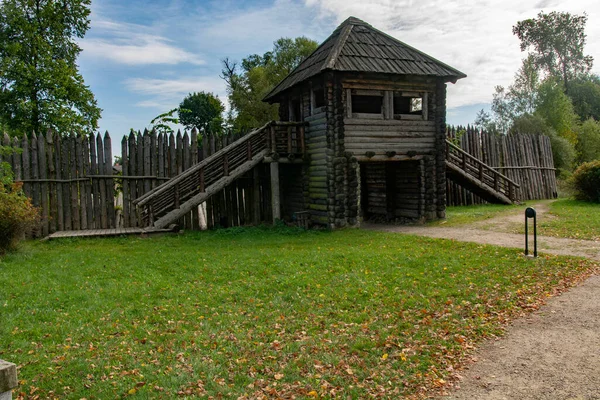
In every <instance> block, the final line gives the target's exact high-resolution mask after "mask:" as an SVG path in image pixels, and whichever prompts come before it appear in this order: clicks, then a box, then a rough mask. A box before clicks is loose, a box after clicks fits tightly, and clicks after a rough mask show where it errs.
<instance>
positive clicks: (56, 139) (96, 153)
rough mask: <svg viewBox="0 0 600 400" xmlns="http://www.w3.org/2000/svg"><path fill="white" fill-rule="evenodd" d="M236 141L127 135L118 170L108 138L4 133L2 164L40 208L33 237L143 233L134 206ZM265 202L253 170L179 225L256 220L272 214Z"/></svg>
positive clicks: (261, 180) (262, 177) (263, 182)
mask: <svg viewBox="0 0 600 400" xmlns="http://www.w3.org/2000/svg"><path fill="white" fill-rule="evenodd" d="M241 137H242V135H233V134H225V135H222V136H219V137H216V136H208V137H203V138H198V134H197V133H196V131H195V130H194V131H192V132H191V133H190V134H188V133H187V132H186V133H184V134H183V135H182V134H181V132H178V133H177V134H170V135H167V134H157V133H156V132H148V131H146V132H144V133H143V134H142V133H141V132H137V133H136V132H132V133H130V134H129V135H126V136H125V137H123V139H122V141H121V154H120V156H121V160H122V161H121V165H120V168H119V166H114V165H113V154H112V143H111V137H110V135H109V134H108V132H107V133H105V134H104V135H101V134H92V135H90V136H85V137H80V136H73V135H71V136H61V135H57V134H53V133H51V132H48V133H47V134H45V135H44V134H40V135H36V134H33V135H31V136H30V137H27V136H25V137H23V138H10V137H9V136H8V135H6V134H5V135H4V136H3V138H2V143H3V145H5V146H9V147H13V148H16V149H17V152H15V153H14V154H13V155H11V156H8V157H5V160H2V161H7V162H8V163H9V164H10V165H11V166H12V168H13V171H14V174H15V180H16V181H17V182H22V183H23V189H24V191H25V194H26V195H27V196H28V197H30V198H31V199H32V202H33V204H34V205H35V206H36V207H39V208H40V215H41V222H40V226H39V228H38V229H36V230H35V232H33V235H34V236H46V235H48V234H50V233H53V232H56V231H63V230H89V229H106V228H115V227H138V226H141V227H143V224H141V223H140V221H138V217H137V213H136V209H135V206H134V204H133V201H134V200H135V199H136V198H138V197H141V196H142V195H144V194H145V193H147V192H149V191H151V190H152V189H154V188H155V187H157V186H158V185H159V184H160V183H162V182H164V181H166V180H169V179H171V178H172V177H174V176H176V175H178V174H179V173H181V172H182V171H184V170H186V169H188V168H190V167H191V166H193V165H194V164H196V163H198V162H200V161H202V160H203V159H204V158H206V157H208V156H209V155H211V154H213V153H215V152H217V151H219V150H220V149H221V148H223V147H225V146H227V145H228V144H230V143H232V142H234V141H235V140H237V139H239V138H241ZM119 169H120V170H121V171H118V170H119ZM263 170H264V171H263ZM255 191H258V192H259V193H260V196H261V198H264V199H265V201H264V202H263V203H264V206H263V207H260V208H259V209H256V208H255V207H251V206H250V204H246V202H245V201H243V199H245V198H248V197H247V196H246V195H245V193H244V192H252V195H254V192H255ZM269 197H270V192H269V187H268V170H267V168H266V167H265V168H258V169H257V171H256V172H251V173H250V174H248V176H247V177H246V176H245V177H242V178H240V179H238V180H237V181H235V182H234V183H232V184H231V185H229V186H228V187H227V188H226V189H224V190H222V191H221V192H219V193H217V194H216V195H215V196H213V197H212V198H211V199H209V201H207V202H206V207H204V208H202V209H193V210H192V211H191V212H190V213H189V214H188V215H185V216H184V217H183V218H182V219H181V221H180V222H179V224H180V225H181V226H182V227H184V228H186V229H198V228H199V227H200V220H201V218H200V213H202V214H203V218H202V219H203V220H204V221H205V223H206V224H207V226H208V227H209V228H210V227H212V226H215V225H222V226H238V225H243V224H245V223H249V222H250V221H262V220H265V219H268V218H269V215H270V212H269V209H268V206H269V204H268V200H266V199H268V198H269ZM116 199H119V201H116ZM115 203H117V204H119V205H118V206H115ZM225 210H228V211H229V212H226V211H225ZM232 210H233V211H232Z"/></svg>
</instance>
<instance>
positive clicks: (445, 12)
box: [305, 0, 600, 108]
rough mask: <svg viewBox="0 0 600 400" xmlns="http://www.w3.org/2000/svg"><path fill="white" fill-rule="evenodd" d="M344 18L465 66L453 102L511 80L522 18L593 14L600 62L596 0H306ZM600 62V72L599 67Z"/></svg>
mask: <svg viewBox="0 0 600 400" xmlns="http://www.w3.org/2000/svg"><path fill="white" fill-rule="evenodd" d="M305 4H306V5H307V6H309V7H315V8H317V9H318V10H319V13H320V14H321V15H322V16H332V17H333V18H334V19H335V20H336V22H338V23H340V22H342V21H343V20H344V19H346V18H347V17H349V16H351V15H353V16H355V17H358V18H361V19H363V20H365V21H366V22H368V23H370V24H371V25H373V26H374V27H376V28H378V29H380V30H382V31H384V32H386V33H388V34H390V35H392V36H394V37H396V38H398V39H399V40H402V41H403V42H406V43H407V44H409V45H411V46H413V47H416V48H418V49H419V50H422V51H424V52H425V53H427V54H429V55H431V56H433V57H435V58H437V59H439V60H441V61H443V62H445V63H447V64H449V65H451V66H453V67H455V68H457V69H459V70H461V71H462V72H464V73H466V74H467V78H466V79H462V80H460V81H458V82H457V84H456V85H449V86H448V107H450V108H452V107H460V106H465V105H470V104H477V103H487V102H490V101H491V97H492V93H493V91H494V86H496V85H504V86H506V85H509V84H510V83H512V81H513V77H514V74H515V72H516V71H517V69H518V68H519V66H520V63H521V58H522V57H524V54H523V53H521V51H520V49H519V40H518V39H517V37H516V36H514V35H513V34H512V26H513V25H514V24H516V22H517V21H519V20H522V19H525V18H532V17H535V16H536V15H537V13H538V12H540V11H541V10H542V8H543V11H545V12H550V11H553V10H557V11H569V12H572V13H577V14H581V13H583V12H584V11H586V12H587V13H588V17H589V18H588V24H587V26H586V33H587V35H588V43H587V47H586V53H587V54H590V55H592V56H594V58H595V59H596V60H597V65H599V64H600V42H599V41H597V40H594V39H595V38H597V37H600V3H598V2H597V1H596V0H572V1H569V2H557V1H555V0H541V1H540V0H536V1H527V0H505V1H492V0H487V1H485V0H482V1H477V2H475V1H474V2H467V1H464V0H420V1H417V0H305ZM598 70H599V69H598V67H596V71H598Z"/></svg>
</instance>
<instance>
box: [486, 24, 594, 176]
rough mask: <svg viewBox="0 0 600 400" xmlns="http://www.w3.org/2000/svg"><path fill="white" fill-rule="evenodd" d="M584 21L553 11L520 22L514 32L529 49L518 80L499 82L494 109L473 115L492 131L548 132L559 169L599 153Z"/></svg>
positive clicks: (592, 80)
mask: <svg viewBox="0 0 600 400" xmlns="http://www.w3.org/2000/svg"><path fill="white" fill-rule="evenodd" d="M586 21H587V16H586V15H585V14H584V15H582V16H578V15H571V14H569V13H558V12H552V13H550V14H544V13H540V14H538V18H535V19H528V20H524V21H520V22H518V23H517V25H515V26H514V27H513V33H514V34H515V35H517V36H518V37H519V39H520V40H521V50H523V51H525V50H528V51H529V52H528V55H527V57H526V58H525V59H524V60H523V63H522V66H521V68H520V69H519V71H518V72H517V73H516V75H515V79H514V82H513V83H512V84H511V85H510V86H508V88H504V87H502V86H497V87H496V89H495V93H494V95H493V100H492V107H491V108H492V115H490V114H488V113H486V112H484V111H483V110H481V112H480V113H479V114H478V115H477V118H476V121H475V124H476V125H477V126H479V127H482V128H484V129H486V130H489V131H492V132H497V133H502V134H506V133H508V134H510V133H515V132H519V133H537V134H545V135H547V136H549V137H550V140H551V142H552V152H553V155H554V162H555V166H556V168H558V169H559V170H561V171H570V170H571V169H572V167H573V166H574V165H576V164H580V163H582V162H586V161H590V160H593V159H595V158H597V157H600V124H599V123H598V122H597V121H598V120H599V119H600V78H598V76H596V75H593V74H590V73H589V71H590V69H591V67H592V62H593V59H592V57H589V56H585V55H584V53H583V47H584V45H585V24H586Z"/></svg>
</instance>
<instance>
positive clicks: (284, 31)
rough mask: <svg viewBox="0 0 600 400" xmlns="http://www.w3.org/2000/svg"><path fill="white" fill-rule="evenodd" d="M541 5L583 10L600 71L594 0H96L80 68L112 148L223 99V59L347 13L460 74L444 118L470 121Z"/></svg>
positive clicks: (505, 77) (500, 79) (512, 63)
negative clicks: (519, 30) (159, 119)
mask: <svg viewBox="0 0 600 400" xmlns="http://www.w3.org/2000/svg"><path fill="white" fill-rule="evenodd" d="M541 10H544V11H546V12H549V11H554V10H558V11H569V12H572V13H578V14H580V13H582V12H584V11H585V12H587V14H588V24H587V29H586V32H587V35H588V41H587V46H586V53H587V54H589V55H592V56H593V57H594V59H595V60H596V66H595V67H594V71H595V72H596V73H598V72H600V68H599V67H600V39H598V38H600V2H598V1H597V0H573V1H564V0H563V1H553V0H534V1H527V0H504V1H486V0H479V1H467V0H303V1H293V0H253V1H230V0H221V1H205V0H199V1H198V0H197V1H191V0H153V1H141V0H126V1H123V0H93V1H92V14H91V22H92V23H91V29H90V30H89V31H88V34H87V35H86V37H85V38H84V39H83V40H82V41H81V46H82V48H83V52H82V53H81V55H80V57H79V65H80V71H81V73H82V74H83V77H84V79H85V81H86V84H88V85H89V86H90V87H91V89H92V91H93V92H94V94H95V95H96V98H97V100H98V103H99V106H100V107H101V108H102V109H103V110H104V111H103V113H102V119H101V121H100V130H101V131H105V130H108V131H109V132H110V133H111V136H112V137H113V143H114V147H115V149H114V150H115V151H117V149H118V148H119V144H118V143H119V140H120V138H121V137H122V135H123V134H125V133H127V132H128V131H129V129H130V128H134V129H136V130H137V129H143V128H145V127H148V126H149V124H150V121H151V120H152V118H154V117H155V116H156V115H158V114H160V113H162V112H165V111H168V110H170V109H172V108H175V107H176V106H177V105H178V104H179V103H180V102H181V100H182V99H183V98H184V97H185V96H186V95H187V94H188V93H189V92H194V91H201V90H204V91H209V92H213V93H215V94H218V95H219V97H220V98H221V99H222V100H224V101H226V93H225V84H224V82H223V80H222V79H220V78H219V74H220V71H221V60H222V59H223V58H225V57H229V58H230V59H233V60H238V61H239V60H241V59H242V58H244V57H246V56H247V55H249V54H254V53H258V54H262V53H264V52H266V51H268V50H270V49H271V48H272V45H273V42H274V41H275V40H276V39H278V38H280V37H297V36H307V37H309V38H311V39H314V40H316V41H317V42H322V41H323V40H324V39H326V38H327V36H328V35H329V34H330V33H331V32H332V31H333V30H334V29H335V27H336V26H337V25H338V24H339V23H341V22H342V21H343V20H344V19H346V18H347V17H349V16H351V15H352V16H355V17H358V18H361V19H363V20H365V21H366V22H368V23H370V24H371V25H373V26H375V27H376V28H378V29H380V30H383V31H384V32H386V33H389V34H390V35H392V36H394V37H396V38H398V39H400V40H402V41H404V42H406V43H408V44H410V45H411V46H413V47H416V48H418V49H420V50H422V51H424V52H426V53H428V54H430V55H432V56H433V57H436V58H438V59H439V60H442V61H444V62H445V63H447V64H450V65H451V66H453V67H455V68H457V69H459V70H461V71H463V72H465V73H466V74H467V75H468V77H467V78H466V79H463V80H460V81H458V83H457V84H455V85H452V84H449V87H448V100H447V105H448V118H447V119H448V122H449V123H451V124H467V123H469V122H472V121H473V120H474V118H475V114H476V113H477V111H478V110H480V109H481V108H486V109H488V108H489V103H490V102H491V98H492V93H493V90H494V86H495V85H505V86H506V85H509V84H510V83H511V81H512V79H513V76H514V73H515V72H516V71H517V69H518V68H519V66H520V62H521V58H522V57H523V56H524V55H523V53H521V52H520V49H519V41H518V39H517V38H516V37H515V36H514V35H513V34H512V29H511V28H512V26H513V25H514V24H515V23H516V22H517V21H519V20H522V19H525V18H531V17H535V16H536V15H537V13H538V12H539V11H541ZM114 139H118V140H114ZM116 154H119V153H116Z"/></svg>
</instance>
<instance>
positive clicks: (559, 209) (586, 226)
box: [539, 199, 600, 240]
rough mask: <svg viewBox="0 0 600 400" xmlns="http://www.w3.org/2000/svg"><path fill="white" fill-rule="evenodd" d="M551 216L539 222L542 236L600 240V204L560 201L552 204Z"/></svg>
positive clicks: (569, 200) (568, 200)
mask: <svg viewBox="0 0 600 400" xmlns="http://www.w3.org/2000/svg"><path fill="white" fill-rule="evenodd" d="M550 215H551V216H552V217H554V218H545V219H542V220H540V221H539V228H540V229H539V230H540V234H541V235H546V236H558V237H567V238H574V239H588V240H600V204H595V203H587V202H584V201H577V200H572V199H560V200H557V201H555V202H553V203H551V204H550Z"/></svg>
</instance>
